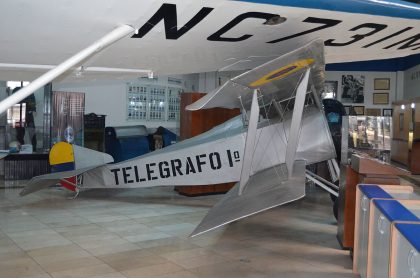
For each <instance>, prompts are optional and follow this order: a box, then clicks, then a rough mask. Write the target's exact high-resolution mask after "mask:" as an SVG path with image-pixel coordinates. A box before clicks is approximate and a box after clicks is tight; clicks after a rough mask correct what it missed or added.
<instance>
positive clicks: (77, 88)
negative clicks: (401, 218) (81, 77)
mask: <svg viewBox="0 0 420 278" xmlns="http://www.w3.org/2000/svg"><path fill="white" fill-rule="evenodd" d="M174 77H178V78H180V79H182V80H183V86H184V87H185V91H197V90H198V87H199V84H198V74H190V75H185V76H182V77H179V76H174ZM158 80H159V81H158V83H156V82H154V83H153V81H150V82H148V81H145V82H146V83H153V84H159V85H166V84H167V77H160V78H158ZM132 81H133V82H139V81H138V80H137V79H136V80H132ZM127 82H130V81H126V80H124V81H122V80H114V81H98V82H82V83H53V91H66V92H83V93H85V114H89V113H95V114H102V115H107V116H106V118H105V125H106V126H129V125H145V126H146V127H147V128H148V129H150V130H151V132H153V129H155V128H157V127H159V126H163V127H165V128H168V129H170V130H172V131H175V132H177V131H178V129H179V122H174V121H168V122H166V121H144V120H138V121H133V120H130V121H128V120H127V119H126V109H127V107H126V105H127V103H126V97H127V96H126V84H127Z"/></svg>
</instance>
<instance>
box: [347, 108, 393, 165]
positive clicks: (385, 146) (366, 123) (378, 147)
mask: <svg viewBox="0 0 420 278" xmlns="http://www.w3.org/2000/svg"><path fill="white" fill-rule="evenodd" d="M391 135H392V118H391V117H377V116H347V117H343V127H342V140H343V141H342V155H343V152H345V153H347V155H345V156H344V157H345V159H346V157H348V152H349V151H356V152H363V153H367V154H369V155H370V156H372V157H374V158H377V159H380V160H382V161H386V162H388V163H389V162H390V153H391Z"/></svg>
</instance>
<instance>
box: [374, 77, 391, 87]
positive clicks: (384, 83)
mask: <svg viewBox="0 0 420 278" xmlns="http://www.w3.org/2000/svg"><path fill="white" fill-rule="evenodd" d="M390 85H391V81H390V79H389V78H375V80H374V84H373V88H374V89H375V90H389V89H390V87H391V86H390Z"/></svg>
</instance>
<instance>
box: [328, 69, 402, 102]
mask: <svg viewBox="0 0 420 278" xmlns="http://www.w3.org/2000/svg"><path fill="white" fill-rule="evenodd" d="M351 74H352V75H364V76H365V89H364V95H365V99H364V103H346V102H343V105H352V106H365V108H381V109H382V108H391V106H392V105H391V104H392V102H393V101H395V100H396V95H397V88H398V84H397V73H396V72H370V71H366V72H364V71H327V72H326V78H325V79H326V80H328V81H338V95H337V100H339V101H341V94H342V88H341V77H342V75H351ZM375 78H390V82H391V84H390V90H389V91H382V90H381V91H375V90H374V86H373V85H374V79H375ZM386 92H387V93H389V104H388V105H375V104H373V93H386Z"/></svg>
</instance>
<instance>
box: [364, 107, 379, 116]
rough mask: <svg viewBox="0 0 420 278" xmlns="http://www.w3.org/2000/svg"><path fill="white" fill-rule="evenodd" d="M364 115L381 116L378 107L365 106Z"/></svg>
mask: <svg viewBox="0 0 420 278" xmlns="http://www.w3.org/2000/svg"><path fill="white" fill-rule="evenodd" d="M366 116H381V109H380V108H366Z"/></svg>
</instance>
